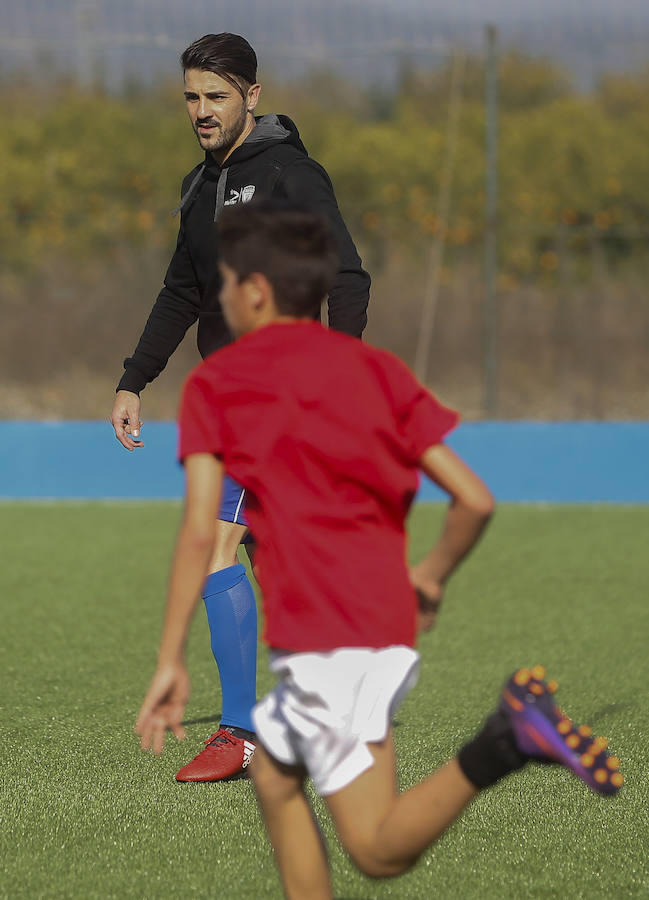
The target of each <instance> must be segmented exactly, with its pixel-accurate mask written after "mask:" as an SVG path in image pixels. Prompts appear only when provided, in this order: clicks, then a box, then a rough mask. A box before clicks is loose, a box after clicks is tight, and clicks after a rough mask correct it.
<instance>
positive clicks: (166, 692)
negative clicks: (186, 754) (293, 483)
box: [135, 453, 223, 753]
mask: <svg viewBox="0 0 649 900" xmlns="http://www.w3.org/2000/svg"><path fill="white" fill-rule="evenodd" d="M185 477H186V489H185V509H184V515H183V520H182V523H181V526H180V531H179V532H178V538H177V540H176V549H175V552H174V558H173V562H172V566H171V574H170V577H169V586H168V591H167V606H166V611H165V618H164V625H163V629H162V637H161V640H160V649H159V652H158V665H157V668H156V671H155V674H154V676H153V679H152V681H151V685H150V687H149V690H148V692H147V694H146V697H145V699H144V703H143V704H142V708H141V709H140V712H139V715H138V717H137V721H136V723H135V731H136V733H137V734H139V735H140V738H141V746H142V749H143V750H148V749H149V748H151V747H152V748H153V752H154V753H161V752H162V748H163V745H164V739H165V732H166V730H167V728H169V729H170V730H171V731H173V733H174V734H175V735H176V737H177V738H179V739H180V738H184V736H185V731H184V729H183V727H182V724H181V723H182V717H183V714H184V712H185V705H186V703H187V700H188V697H189V676H188V674H187V670H186V668H185V644H186V641H187V634H188V631H189V625H190V623H191V620H192V616H193V613H194V610H195V608H196V602H197V600H198V597H199V596H200V592H201V588H202V586H203V582H204V580H205V576H206V574H207V569H208V565H209V560H210V554H211V552H212V549H213V546H214V523H215V521H216V518H217V515H218V510H219V503H220V499H221V486H222V482H223V465H222V464H221V462H220V461H219V460H217V459H216V457H214V456H212V455H211V454H209V453H196V454H192V455H191V456H188V457H187V459H186V460H185Z"/></svg>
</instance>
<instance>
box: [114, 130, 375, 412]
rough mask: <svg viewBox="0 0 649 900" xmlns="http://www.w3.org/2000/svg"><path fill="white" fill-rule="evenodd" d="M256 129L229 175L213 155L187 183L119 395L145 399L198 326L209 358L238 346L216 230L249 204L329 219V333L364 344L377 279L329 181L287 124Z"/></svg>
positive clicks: (229, 166) (236, 155)
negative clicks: (229, 213) (335, 252)
mask: <svg viewBox="0 0 649 900" xmlns="http://www.w3.org/2000/svg"><path fill="white" fill-rule="evenodd" d="M256 122H257V124H256V126H255V128H254V129H253V130H252V131H251V133H250V134H249V135H248V137H247V138H246V139H245V141H244V142H243V143H242V144H241V145H240V146H239V147H237V149H236V150H234V151H233V153H232V154H231V155H230V156H229V157H228V159H227V160H226V162H225V165H224V166H223V167H221V166H219V165H217V163H215V162H214V160H213V158H212V156H211V154H210V153H206V154H205V162H204V163H203V164H202V165H200V166H197V167H196V168H195V169H193V170H192V171H191V172H190V173H189V175H187V176H186V178H185V179H184V180H183V184H182V193H181V201H180V206H179V207H178V210H179V211H180V212H181V219H180V230H179V233H178V242H177V244H176V250H175V252H174V255H173V257H172V259H171V263H170V264H169V268H168V270H167V274H166V277H165V281H164V287H163V288H162V290H161V291H160V293H159V295H158V298H157V300H156V302H155V304H154V306H153V309H152V310H151V314H150V315H149V318H148V321H147V323H146V325H145V327H144V331H143V332H142V336H141V337H140V340H139V342H138V345H137V347H136V349H135V353H134V354H133V356H131V357H129V358H128V359H125V360H124V369H125V371H124V375H123V376H122V379H121V381H120V383H119V385H118V388H117V389H118V390H126V391H132V392H133V393H136V394H139V393H140V391H141V390H142V389H143V388H144V387H145V385H147V384H148V383H149V382H150V381H153V379H154V378H156V377H157V376H158V375H159V374H160V372H162V370H163V369H164V367H165V366H166V364H167V362H168V360H169V357H170V356H171V354H172V353H173V352H174V350H175V349H176V347H177V346H178V344H179V343H180V342H181V340H182V339H183V337H184V335H185V332H186V331H187V329H188V328H189V326H190V325H192V324H193V323H194V322H195V321H196V319H198V349H199V351H200V353H201V355H202V356H203V357H205V356H207V355H208V354H209V353H212V351H214V350H216V349H218V348H219V347H222V346H223V345H224V344H227V343H229V342H230V341H231V340H232V335H231V334H230V331H229V329H228V326H227V324H226V322H225V319H224V317H223V312H222V310H221V305H220V303H219V300H218V293H219V273H218V267H217V255H216V252H215V236H214V227H213V223H214V221H215V220H216V218H217V217H218V214H219V212H220V210H221V209H222V208H223V206H224V205H230V204H234V203H246V202H248V201H249V200H252V198H253V197H270V196H273V197H281V198H283V199H286V200H292V201H295V202H297V203H300V204H302V205H305V206H308V207H309V208H310V209H313V210H314V211H317V212H320V213H322V214H323V215H325V216H326V218H327V219H328V221H329V223H330V225H331V228H332V231H333V233H334V235H335V237H336V240H337V243H338V249H339V253H340V260H341V264H340V272H339V274H338V277H337V279H336V283H335V285H334V287H333V288H332V290H331V292H330V294H329V302H328V307H329V325H330V326H331V327H332V328H335V329H336V330H337V331H342V332H345V333H346V334H351V335H353V336H355V337H360V336H361V334H362V332H363V329H364V328H365V324H366V322H367V315H366V310H367V304H368V301H369V286H370V278H369V275H368V274H367V273H366V272H365V271H364V270H363V268H362V265H361V260H360V257H359V256H358V253H357V252H356V248H355V246H354V243H353V241H352V239H351V237H350V235H349V232H348V231H347V228H346V226H345V223H344V222H343V219H342V216H341V215H340V210H339V209H338V204H337V203H336V198H335V196H334V191H333V187H332V185H331V181H330V180H329V176H328V175H327V173H326V172H325V170H324V169H323V168H322V166H320V165H319V164H318V163H317V162H315V161H314V160H312V159H310V158H309V156H308V154H307V151H306V149H305V147H304V145H303V143H302V141H301V140H300V136H299V134H298V131H297V128H296V127H295V125H294V124H293V122H292V121H291V120H290V119H289V118H288V117H287V116H275V115H266V116H261V117H259V118H257V120H256Z"/></svg>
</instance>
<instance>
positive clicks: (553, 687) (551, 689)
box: [546, 678, 559, 694]
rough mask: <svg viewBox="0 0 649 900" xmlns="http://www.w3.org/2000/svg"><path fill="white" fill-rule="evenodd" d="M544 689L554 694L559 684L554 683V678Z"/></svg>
mask: <svg viewBox="0 0 649 900" xmlns="http://www.w3.org/2000/svg"><path fill="white" fill-rule="evenodd" d="M546 687H547V689H548V691H549V692H550V693H551V694H554V693H555V692H556V690H557V688H558V687H559V682H558V681H555V680H554V678H551V679H550V681H548V683H547V684H546Z"/></svg>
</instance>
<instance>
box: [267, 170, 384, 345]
mask: <svg viewBox="0 0 649 900" xmlns="http://www.w3.org/2000/svg"><path fill="white" fill-rule="evenodd" d="M277 190H278V192H279V193H280V194H281V195H282V196H285V197H286V198H287V199H288V200H292V201H294V202H295V203H299V204H300V205H303V206H308V208H309V209H311V210H313V212H317V213H320V214H321V215H323V216H325V218H326V219H327V220H328V222H329V224H330V226H331V230H332V232H333V235H334V237H335V239H336V243H337V246H338V253H339V254H340V270H339V272H338V277H337V278H336V282H335V284H334V286H333V287H332V289H331V291H330V292H329V302H328V311H329V325H330V327H331V328H334V329H335V330H336V331H342V332H343V333H344V334H350V335H352V337H360V336H361V335H362V333H363V330H364V328H365V326H366V324H367V305H368V303H369V299H370V276H369V275H368V274H367V272H366V271H365V270H364V269H363V266H362V263H361V258H360V256H359V255H358V252H357V250H356V247H355V246H354V242H353V240H352V238H351V236H350V234H349V231H348V230H347V226H346V225H345V222H344V221H343V217H342V215H341V214H340V210H339V209H338V203H337V202H336V196H335V194H334V189H333V186H332V184H331V180H330V178H329V176H328V175H327V173H326V172H325V170H324V169H323V168H322V166H321V165H319V164H318V163H316V162H315V161H314V160H312V159H308V158H304V159H299V160H296V161H295V162H293V163H291V164H290V165H289V166H287V167H286V169H284V171H283V172H282V175H281V177H280V179H279V182H278V185H277Z"/></svg>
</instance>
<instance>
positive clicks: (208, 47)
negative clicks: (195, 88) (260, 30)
mask: <svg viewBox="0 0 649 900" xmlns="http://www.w3.org/2000/svg"><path fill="white" fill-rule="evenodd" d="M180 64H181V66H182V67H183V72H186V71H187V69H203V70H204V71H207V72H214V73H215V74H216V75H220V76H221V78H224V79H225V81H228V82H229V83H230V84H231V85H232V86H233V87H235V88H236V89H237V90H238V91H239V93H240V94H241V96H242V97H245V95H246V91H247V90H248V88H249V87H250V85H251V84H255V82H256V81H257V55H256V54H255V51H254V50H253V49H252V47H251V46H250V44H249V43H248V41H247V40H246V39H245V38H242V37H241V36H240V35H238V34H230V33H229V32H228V31H223V32H221V33H220V34H204V35H203V37H202V38H199V39H198V40H197V41H194V43H193V44H190V45H189V47H188V48H187V49H186V50H185V51H184V53H182V54H181V57H180Z"/></svg>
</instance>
